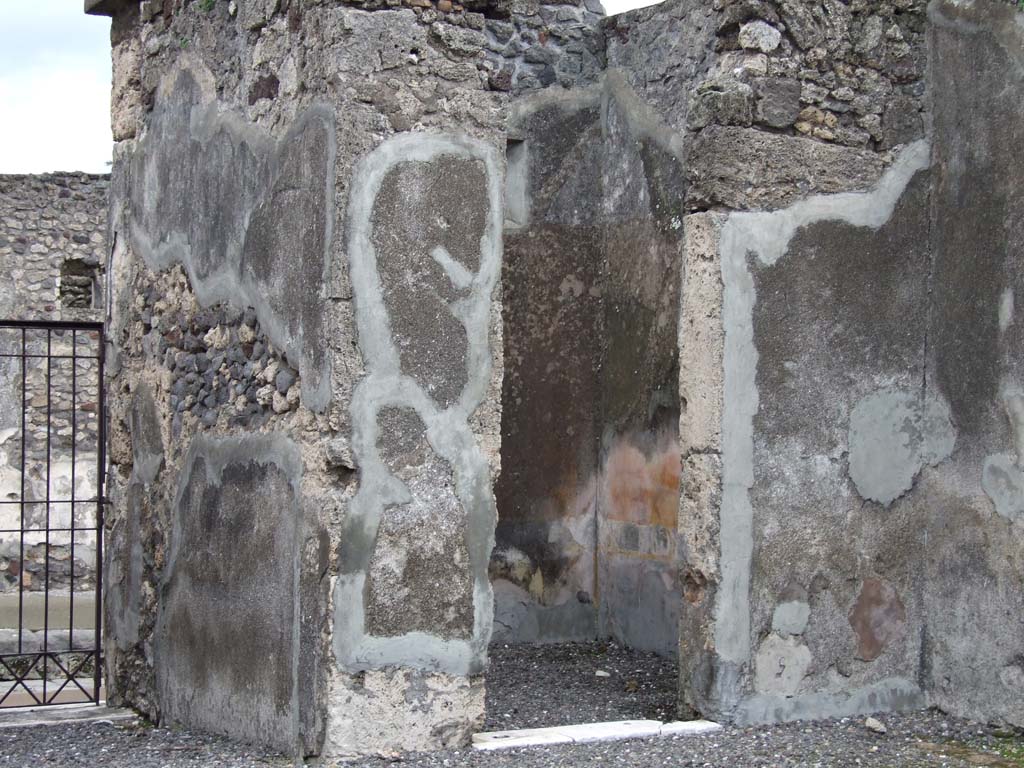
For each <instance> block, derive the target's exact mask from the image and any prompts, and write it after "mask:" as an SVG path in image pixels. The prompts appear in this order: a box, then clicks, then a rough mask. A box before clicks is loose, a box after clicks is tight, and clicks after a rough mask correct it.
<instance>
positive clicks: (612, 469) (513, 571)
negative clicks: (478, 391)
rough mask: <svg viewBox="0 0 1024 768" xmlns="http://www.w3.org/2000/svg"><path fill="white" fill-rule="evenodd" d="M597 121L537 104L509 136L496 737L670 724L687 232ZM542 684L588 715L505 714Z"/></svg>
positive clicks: (593, 114) (595, 108)
mask: <svg viewBox="0 0 1024 768" xmlns="http://www.w3.org/2000/svg"><path fill="white" fill-rule="evenodd" d="M601 112H602V110H601V107H600V105H599V104H596V103H595V104H594V105H592V106H584V107H582V108H578V109H573V110H572V111H569V110H567V109H564V108H562V107H559V106H557V105H556V106H554V107H549V108H542V109H540V110H538V111H537V112H535V113H532V114H531V115H529V116H528V117H527V118H525V124H524V125H523V126H521V127H522V130H523V134H522V135H524V136H525V141H516V142H514V143H512V142H510V144H509V156H508V166H509V178H510V181H509V183H508V185H507V190H506V191H507V192H508V190H509V189H514V190H515V192H516V194H515V195H507V196H508V197H509V198H510V199H511V198H514V199H515V204H514V205H512V206H510V208H511V210H512V215H511V217H507V221H506V225H507V229H506V233H505V253H504V262H503V268H502V284H503V334H504V336H503V337H504V367H505V375H504V382H503V391H502V443H501V459H502V461H501V464H502V474H501V476H500V478H499V480H498V483H497V487H496V500H497V509H498V525H497V530H496V545H495V549H494V553H493V556H492V559H491V567H490V576H491V582H492V586H493V589H494V593H495V619H494V634H493V640H492V646H491V654H490V655H491V666H490V671H489V674H488V696H489V711H488V715H489V718H493V717H494V716H495V714H498V715H501V716H503V717H505V718H506V721H504V722H503V721H501V720H489V722H488V726H489V727H504V728H509V727H534V726H542V725H556V724H563V723H564V722H565V720H564V719H559V718H560V717H565V718H571V717H576V718H582V719H583V720H588V719H589V720H592V721H594V720H602V719H603V720H614V719H631V718H633V719H635V718H640V717H644V718H657V719H664V718H668V719H674V717H675V710H676V699H677V689H678V675H677V672H676V669H677V667H676V660H677V654H678V650H677V649H678V624H679V605H680V602H681V598H680V589H679V578H678V563H677V557H678V552H677V517H678V509H679V487H680V449H679V394H678V389H679V385H678V381H679V366H678V353H677V347H678V310H679V287H678V286H679V257H678V252H679V251H678V234H677V233H675V232H674V231H673V230H671V228H669V227H664V226H661V225H660V224H659V222H658V221H657V219H656V217H655V215H654V214H652V210H653V209H654V208H655V207H657V205H658V201H657V200H656V199H655V197H656V195H652V193H651V191H650V188H649V187H650V185H649V184H648V183H647V176H648V174H649V173H650V169H649V168H648V164H649V161H650V160H651V159H652V158H651V157H650V156H645V153H644V151H643V149H642V147H639V143H638V142H637V141H635V140H632V141H629V140H625V137H623V136H620V135H618V134H617V131H616V128H615V126H609V125H607V124H606V125H605V130H602V122H603V121H605V122H606V120H605V116H603V115H602V114H601ZM609 128H611V130H608V129H609ZM527 144H528V145H529V148H530V149H529V152H528V153H527V152H526V151H525V147H526V145H527ZM626 147H634V149H632V150H630V149H626ZM637 147H639V148H637ZM651 175H653V174H651ZM613 176H614V177H618V178H616V179H615V180H614V182H613V184H612V185H609V184H608V181H609V178H610V177H613ZM612 186H614V189H612ZM606 189H608V190H610V191H609V192H607V193H606ZM623 189H625V192H626V194H625V195H623V194H622V192H623ZM566 190H571V191H572V194H571V195H570V194H567V193H566ZM620 201H624V205H623V203H622V202H620ZM509 218H510V219H511V226H510V221H509V220H508V219H509ZM521 667H529V668H531V669H533V670H534V672H533V673H532V674H531V675H530V676H529V679H528V680H527V679H524V678H523V677H522V676H521V675H518V674H517V673H516V669H517V668H521ZM599 672H600V673H602V674H598V673H599ZM605 674H607V675H608V676H607V677H605V676H604V675H605ZM540 677H543V678H544V679H545V680H547V681H549V682H546V683H544V684H545V685H549V684H550V685H553V686H559V685H561V686H562V687H563V689H564V687H565V686H570V687H572V688H573V690H575V691H576V693H575V694H574V698H575V699H576V703H577V706H574V707H573V708H572V712H571V713H565V714H564V715H562V714H561V713H558V712H552V713H551V715H550V717H551V718H553V719H549V720H548V721H545V720H544V718H543V716H542V715H540V714H537V713H534V714H532V715H529V716H526V715H525V713H522V712H519V713H516V714H515V715H513V718H512V719H513V720H514V721H516V722H513V723H509V722H508V721H507V718H508V713H507V712H504V711H501V710H502V707H503V705H504V703H505V702H506V701H508V700H513V699H514V700H516V701H526V700H527V697H517V696H515V695H514V692H512V691H510V690H508V689H509V688H513V687H515V686H516V685H520V684H522V685H528V686H536V685H537V680H538V679H539V678H540ZM580 686H582V687H580ZM552 695H557V691H552ZM563 696H564V694H563ZM586 699H590V701H589V702H586V701H585V700H586ZM529 700H531V701H537V702H538V703H539V705H540V706H542V707H543V706H548V704H547V703H546V702H547V701H549V700H548V699H546V698H545V697H544V696H543V695H538V691H537V690H536V689H535V688H534V689H533V691H532V696H531V697H529ZM555 700H557V699H555ZM588 704H593V705H594V706H588ZM523 706H527V705H523ZM531 717H532V719H530V718H531Z"/></svg>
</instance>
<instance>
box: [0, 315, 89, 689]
mask: <svg viewBox="0 0 1024 768" xmlns="http://www.w3.org/2000/svg"><path fill="white" fill-rule="evenodd" d="M103 394H104V390H103V326H102V324H100V323H76V322H25V321H15V320H7V321H0V707H24V706H39V705H43V704H72V703H86V702H93V703H99V702H100V700H101V699H102V688H101V674H102V660H101V647H102V646H101V642H100V640H101V633H100V630H101V627H100V618H101V615H102V607H101V605H100V596H101V594H102V563H103V538H102V537H103V498H104V497H103V479H104V469H105V467H106V455H105V454H106V451H105V447H106V441H105V436H104V429H105V424H104V416H105V408H104V401H103Z"/></svg>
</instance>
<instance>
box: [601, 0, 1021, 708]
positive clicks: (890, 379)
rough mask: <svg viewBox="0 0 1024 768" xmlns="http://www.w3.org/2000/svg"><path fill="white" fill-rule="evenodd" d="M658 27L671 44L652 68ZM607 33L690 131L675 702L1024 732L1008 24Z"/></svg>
mask: <svg viewBox="0 0 1024 768" xmlns="http://www.w3.org/2000/svg"><path fill="white" fill-rule="evenodd" d="M673 25H679V26H681V27H682V31H681V32H680V39H684V40H686V42H687V45H686V47H685V53H683V54H682V55H671V52H670V51H668V50H666V49H665V47H664V46H661V47H660V49H661V50H662V51H664V53H663V54H658V53H655V54H653V55H652V54H651V51H652V50H654V51H658V50H659V46H657V45H656V44H653V43H652V42H651V41H653V40H656V39H657V37H658V36H660V35H661V34H662V30H664V29H665V28H666V27H667V28H672V26H673ZM608 27H609V29H610V30H611V32H612V34H611V36H610V38H609V47H608V60H609V66H610V67H611V66H617V67H622V68H623V69H625V71H626V75H625V76H626V78H627V79H628V80H629V81H630V82H631V83H633V84H634V87H635V88H636V89H637V91H638V92H639V93H640V94H641V96H642V97H643V98H644V99H645V100H647V101H648V102H649V103H650V104H652V105H653V106H654V107H655V108H656V109H658V111H659V112H660V113H661V114H662V115H663V116H664V117H665V120H666V121H667V122H669V123H671V124H672V125H673V126H674V127H675V129H676V130H677V131H678V132H679V136H680V142H681V143H682V144H683V146H685V147H686V148H687V149H686V157H687V158H688V160H687V164H686V173H687V177H688V178H689V180H690V186H689V189H688V192H687V207H688V208H689V209H690V213H689V214H688V215H687V217H686V219H685V221H684V231H685V252H684V279H683V300H682V301H683V307H682V315H681V325H680V354H681V360H680V391H681V403H685V404H686V405H685V406H683V407H682V416H681V420H680V437H681V441H682V444H683V475H682V477H683V481H682V482H683V494H682V500H681V505H680V520H679V525H680V531H681V540H680V547H681V548H682V550H683V552H684V555H683V558H682V563H681V567H682V568H683V585H682V588H683V593H684V601H683V610H682V621H681V624H680V662H681V669H682V679H681V691H682V698H683V701H684V702H686V703H688V704H690V705H691V706H692V707H693V708H695V709H697V710H699V711H700V712H702V713H704V714H708V715H711V716H714V717H718V718H722V719H728V720H734V721H738V722H771V721H777V720H787V719H796V718H810V717H827V716H837V715H850V714H855V713H860V712H866V711H872V710H887V709H902V708H910V707H919V706H924V705H925V704H926V703H929V702H931V703H939V704H940V705H941V706H943V707H944V708H946V709H949V710H950V711H952V712H955V713H958V714H961V715H966V716H970V717H985V718H995V719H1003V720H1005V721H1008V722H1011V723H1018V724H1019V723H1020V722H1021V713H1020V709H1019V701H1020V696H1019V685H1020V682H1019V681H1020V673H1019V658H1020V654H1021V646H1020V633H1019V622H1018V620H1017V618H1014V617H1019V615H1020V611H1019V609H1018V608H1015V607H1013V606H1017V604H1018V603H1019V601H1020V599H1021V597H1020V593H1019V590H1016V589H1014V588H1012V587H1010V586H1009V585H1010V584H1011V583H1019V579H1020V574H1021V573H1022V570H1021V556H1022V550H1021V543H1020V537H1019V535H1017V534H1016V532H1015V531H1016V529H1015V527H1014V526H1015V523H1014V522H1013V520H1015V519H1016V517H1015V515H1016V513H1015V512H1013V511H1012V510H1014V509H1016V506H1015V502H1010V501H1009V499H1011V498H1016V491H1015V490H1013V489H1014V488H1016V486H1015V482H1016V476H1015V475H1014V473H1015V472H1017V469H1016V466H1017V459H1016V458H1015V456H1016V453H1015V449H1014V448H1013V447H1012V446H1013V445H1015V443H1014V438H1013V437H1012V435H1013V430H1014V429H1015V426H1014V425H1015V421H1014V419H1015V418H1016V417H1015V416H1014V414H1015V410H1014V409H1015V407H1016V406H1015V405H1014V403H1015V401H1014V397H1015V395H1014V394H1013V393H1014V392H1015V391H1016V390H1015V387H1016V383H1015V378H1014V377H1015V376H1016V375H1017V374H1016V372H1015V370H1016V369H1015V367H1014V366H1015V363H1014V362H1013V361H1014V360H1015V359H1016V357H1015V356H1014V355H1015V353H1014V351H1013V350H1014V349H1015V347H1014V346H1013V344H1014V342H1013V341H1012V339H1013V336H1012V331H1011V328H1012V323H1013V319H1012V318H1013V309H1012V307H1013V301H1014V299H1013V296H1014V295H1015V294H1014V291H1015V290H1016V288H1015V285H1016V281H1017V280H1018V279H1019V277H1020V275H1019V274H1018V273H1019V269H1017V268H1016V265H1015V263H1014V262H1013V261H1012V257H1010V256H1009V254H1011V253H1013V252H1014V248H1016V247H1017V241H1018V239H1019V237H1020V233H1019V232H1018V231H1017V226H1016V219H1015V217H1014V215H1013V214H1012V213H1011V212H1010V211H1011V210H1012V205H1013V202H1012V195H1013V193H1011V192H1009V189H1010V187H1012V186H1013V182H1008V184H1009V186H1007V187H1003V186H1002V185H1001V184H1000V183H992V181H991V180H990V181H984V180H983V179H992V178H995V177H996V176H998V178H999V179H1011V178H1016V173H1017V171H1016V163H1015V159H1012V158H1011V157H1010V156H1009V154H1006V155H1003V154H1001V151H1002V150H1001V149H997V147H998V148H1002V147H1007V148H1009V147H1013V146H1015V145H1016V143H1017V142H1018V141H1019V137H1017V136H1016V133H1017V132H1018V131H1017V125H1018V123H1019V111H1020V103H1021V101H1020V78H1019V61H1017V59H1018V58H1019V52H1020V49H1021V46H1020V25H1019V17H1018V16H1016V12H1015V11H1014V9H1011V8H1009V7H1007V6H1006V5H1005V4H997V3H992V2H987V1H985V2H982V1H981V0H979V1H978V2H975V3H967V4H959V5H958V4H954V3H944V2H933V3H930V4H925V3H912V2H907V3H893V4H888V3H882V4H876V3H872V4H857V3H851V4H842V3H827V2H826V3H813V4H811V3H806V4H802V3H789V2H779V3H725V4H722V7H721V8H719V9H712V8H709V7H708V6H707V5H704V4H688V3H672V4H667V5H665V6H658V7H656V8H653V9H648V10H645V11H640V12H637V13H635V14H627V15H625V16H623V17H619V18H617V19H615V20H611V21H610V22H609V23H608ZM879 30H880V33H879ZM876 33H877V34H876ZM1011 52H1012V53H1011ZM968 72H969V73H971V74H970V75H969V76H968V75H967V74H966V73H968ZM691 73H698V76H699V77H703V78H705V79H704V80H703V82H701V83H700V84H698V85H696V86H695V87H694V88H693V89H692V90H691V91H689V92H688V97H686V96H687V94H686V93H680V92H679V91H678V90H676V89H675V88H670V87H667V86H666V83H668V82H671V81H673V80H674V79H675V78H676V77H679V76H683V75H690V74H691ZM954 73H956V74H954ZM979 78H981V82H983V83H984V85H983V86H982V87H978V85H979ZM968 81H970V82H971V83H973V85H968ZM940 91H941V93H942V96H941V98H939V97H938V95H937V94H938V93H939V92H940ZM968 91H969V93H968ZM929 93H935V94H936V98H935V100H934V102H933V101H931V100H929V98H928V94H929ZM782 106H785V107H786V108H785V109H782ZM967 114H969V115H971V118H970V119H969V120H967V121H965V119H964V118H963V116H964V115H967ZM955 115H956V116H959V117H954V116H955ZM783 117H784V118H785V119H783ZM1010 126H1012V127H1010ZM996 135H998V136H999V138H998V139H996ZM968 136H969V137H970V138H968ZM1006 151H1007V152H1012V150H1009V149H1007V150H1006ZM997 166H998V167H999V168H1000V169H1001V171H1000V173H999V174H996V173H995V171H994V169H995V167H997ZM973 212H976V213H973ZM965 216H967V217H969V218H970V220H971V221H972V223H975V226H970V225H967V226H965V225H964V221H965V218H964V217H965ZM954 231H955V234H954ZM982 265H984V266H982ZM968 273H969V274H970V277H968V276H967V275H968ZM982 275H984V276H983V277H982ZM983 531H987V532H988V533H987V534H986V533H983ZM982 538H985V539H986V540H987V541H988V542H990V543H989V544H982V543H981V540H982ZM997 605H998V606H999V607H998V608H997V607H996V606H997ZM983 615H984V616H985V617H986V618H985V619H982V618H981V617H982V616H983ZM972 649H973V650H972ZM979 649H981V650H980V651H979ZM982 658H983V659H984V661H981V662H980V663H981V664H982V665H983V666H984V671H983V672H982V671H981V670H979V668H978V666H977V665H978V663H979V660H980V659H982ZM968 669H971V670H974V671H973V672H971V673H967V671H966V670H968ZM968 677H970V678H971V679H970V680H968V679H967V678H968Z"/></svg>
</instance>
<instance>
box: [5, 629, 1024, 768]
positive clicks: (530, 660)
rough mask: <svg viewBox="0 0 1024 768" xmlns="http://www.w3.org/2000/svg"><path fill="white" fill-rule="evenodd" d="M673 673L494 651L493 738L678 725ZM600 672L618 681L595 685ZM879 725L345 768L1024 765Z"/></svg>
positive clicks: (934, 723) (570, 654)
mask: <svg viewBox="0 0 1024 768" xmlns="http://www.w3.org/2000/svg"><path fill="white" fill-rule="evenodd" d="M673 666H674V665H673V664H672V663H671V662H667V661H664V660H662V659H659V658H658V657H657V656H653V655H652V656H648V655H646V654H637V653H634V652H628V651H625V650H623V649H621V648H616V647H615V646H604V645H600V644H579V645H562V646H542V647H540V648H529V647H522V646H512V647H501V648H495V649H493V650H492V669H491V672H490V675H489V681H490V682H489V686H488V688H489V690H488V713H487V725H486V729H487V730H496V729H499V728H527V727H538V726H544V725H557V724H564V723H570V722H595V721H600V720H622V719H636V718H650V719H660V720H670V719H672V715H671V709H672V706H673V705H672V701H673V700H674V696H675V692H674V688H675V680H674V669H673ZM597 669H601V670H604V671H606V672H608V673H609V674H610V676H609V677H607V678H605V677H597V676H595V675H594V672H595V671H596V670H597ZM879 719H880V720H882V721H883V722H884V723H885V726H886V728H887V732H886V733H885V734H878V733H874V732H872V731H869V730H868V729H867V728H866V727H865V726H864V718H861V717H858V718H849V719H845V720H833V721H825V722H817V723H794V724H789V725H783V726H775V727H770V728H725V729H723V730H722V731H720V732H718V733H715V734H712V735H709V736H702V737H689V738H678V737H677V738H659V739H645V740H634V741H620V742H605V743H598V744H584V745H565V746H554V747H536V748H531V749H517V750H506V751H498V752H491V753H484V752H473V751H471V750H466V749H462V750H449V751H444V752H434V753H429V754H419V755H403V756H399V755H392V756H389V757H385V758H375V759H369V760H359V761H355V762H352V763H346V764H344V765H351V766H367V767H368V768H387V766H392V765H396V764H401V765H405V766H409V767H410V768H413V767H422V768H459V767H460V766H474V767H478V768H503V767H504V766H510V767H511V766H516V767H517V768H534V767H535V766H536V767H537V768H539V767H540V766H567V767H569V766H580V767H583V766H586V767H587V768H594V767H595V766H630V767H636V768H641V767H643V768H647V767H652V768H653V767H654V766H680V767H682V766H687V767H690V766H692V767H693V768H697V767H701V768H703V767H705V766H715V767H716V768H717V767H721V768H733V767H734V766H757V767H759V768H767V767H768V766H807V767H808V768H811V767H823V768H824V767H827V768H833V767H835V768H839V767H840V766H854V767H856V768H896V767H897V766H899V767H900V768H903V767H906V768H940V767H941V766H950V768H953V767H954V766H955V767H956V768H965V767H966V766H972V765H974V766H976V765H989V766H994V767H995V768H1024V738H1022V737H1021V736H1020V735H1014V734H1011V733H1008V732H1006V731H1001V730H998V729H996V728H994V727H990V726H985V725H981V724H978V723H970V722H967V721H964V720H958V719H956V718H952V717H948V716H946V715H944V714H942V713H941V712H937V711H931V710H930V711H924V712H917V713H912V714H905V715H881V716H879ZM1000 754H1002V755H1015V757H1000ZM291 764H292V761H291V760H290V759H288V758H285V757H282V756H279V755H274V754H271V753H268V752H265V751H262V750H260V749H257V748H255V747H247V746H241V745H237V744H232V743H230V742H228V741H226V740H224V739H221V738H218V737H214V736H209V735H205V734H200V733H191V732H188V731H184V730H177V729H166V728H154V727H152V726H150V725H148V724H144V723H102V722H101V723H91V724H74V725H71V724H64V725H57V726H45V727H34V728H20V729H9V730H0V768H7V767H8V766H11V767H13V766H17V767H18V768H29V767H31V768H36V767H37V766H38V767H39V768H43V767H44V766H45V767H46V768H50V767H51V766H52V768H65V766H68V767H70V766H75V767H76V768H77V767H78V766H89V767H90V768H94V767H95V768H100V767H106V766H109V768H186V767H188V768H191V767H192V766H218V767H219V766H223V767H224V768H249V767H251V766H287V765H291Z"/></svg>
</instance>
